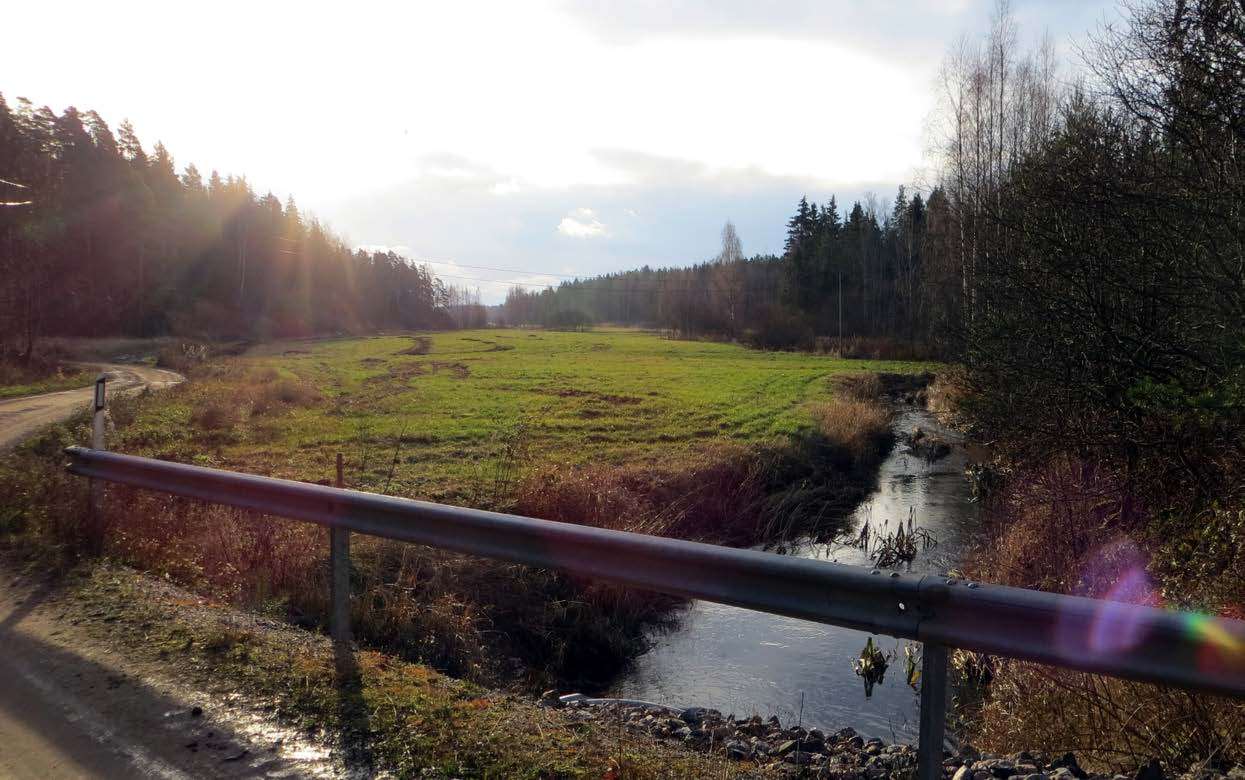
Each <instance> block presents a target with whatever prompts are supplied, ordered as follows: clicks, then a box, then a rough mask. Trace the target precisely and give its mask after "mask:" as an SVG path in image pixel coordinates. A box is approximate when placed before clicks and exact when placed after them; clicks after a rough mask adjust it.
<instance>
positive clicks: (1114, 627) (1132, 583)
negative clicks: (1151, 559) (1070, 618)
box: [1089, 569, 1161, 653]
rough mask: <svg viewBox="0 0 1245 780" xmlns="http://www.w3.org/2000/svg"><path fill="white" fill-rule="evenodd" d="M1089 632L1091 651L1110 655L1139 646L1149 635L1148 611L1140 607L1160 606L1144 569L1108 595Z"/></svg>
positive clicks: (1127, 575)
mask: <svg viewBox="0 0 1245 780" xmlns="http://www.w3.org/2000/svg"><path fill="white" fill-rule="evenodd" d="M1105 598H1106V599H1107V602H1106V603H1104V604H1103V605H1102V606H1100V607H1099V608H1098V611H1097V613H1096V614H1095V615H1094V622H1093V625H1092V626H1091V627H1090V630H1089V649H1090V650H1092V651H1093V652H1095V653H1110V652H1116V651H1120V650H1128V649H1130V648H1133V647H1136V646H1137V645H1138V644H1139V643H1140V642H1141V640H1142V639H1143V638H1145V634H1146V628H1147V627H1146V612H1145V610H1143V609H1138V606H1143V607H1157V606H1161V601H1160V599H1159V595H1158V592H1157V591H1156V590H1155V589H1154V588H1153V587H1152V586H1151V584H1150V578H1149V576H1148V575H1147V574H1146V572H1145V570H1144V569H1132V570H1131V571H1128V572H1127V573H1125V574H1124V575H1123V576H1122V577H1120V579H1119V580H1117V581H1116V583H1115V584H1114V585H1113V586H1112V587H1111V590H1110V591H1108V592H1107V594H1106V596H1105Z"/></svg>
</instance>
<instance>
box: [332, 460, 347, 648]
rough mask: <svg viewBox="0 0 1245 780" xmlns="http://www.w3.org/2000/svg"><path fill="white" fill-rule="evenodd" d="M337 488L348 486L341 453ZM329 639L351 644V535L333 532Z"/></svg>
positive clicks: (345, 531) (335, 529)
mask: <svg viewBox="0 0 1245 780" xmlns="http://www.w3.org/2000/svg"><path fill="white" fill-rule="evenodd" d="M335 484H336V485H337V487H343V486H344V479H343V478H342V456H341V453H340V452H339V453H337V481H336V483H335ZM329 600H330V602H331V603H330V606H329V635H330V636H331V637H332V638H333V642H334V643H349V642H350V531H349V530H348V529H346V528H337V527H331V528H329Z"/></svg>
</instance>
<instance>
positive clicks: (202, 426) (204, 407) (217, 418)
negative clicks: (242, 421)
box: [190, 399, 238, 433]
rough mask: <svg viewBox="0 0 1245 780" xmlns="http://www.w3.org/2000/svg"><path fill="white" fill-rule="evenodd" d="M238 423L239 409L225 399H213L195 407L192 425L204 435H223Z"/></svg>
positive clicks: (191, 420)
mask: <svg viewBox="0 0 1245 780" xmlns="http://www.w3.org/2000/svg"><path fill="white" fill-rule="evenodd" d="M237 422H238V407H237V405H236V404H235V403H231V402H229V401H226V400H224V399H213V400H210V401H207V402H206V403H203V404H200V405H199V406H197V407H195V409H194V411H193V412H191V413H190V425H191V427H192V428H195V429H196V430H199V431H202V432H204V433H222V432H224V431H228V430H229V429H231V428H233V426H234V425H235V424H236V423H237Z"/></svg>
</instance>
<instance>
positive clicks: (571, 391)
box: [116, 330, 925, 502]
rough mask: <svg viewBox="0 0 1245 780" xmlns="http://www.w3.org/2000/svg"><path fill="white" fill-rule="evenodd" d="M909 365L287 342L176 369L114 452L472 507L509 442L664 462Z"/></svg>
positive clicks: (550, 458)
mask: <svg viewBox="0 0 1245 780" xmlns="http://www.w3.org/2000/svg"><path fill="white" fill-rule="evenodd" d="M924 368H925V366H924V365H923V364H917V363H900V362H884V361H858V360H850V361H849V360H835V359H832V358H828V357H824V356H817V355H809V354H802V353H784V352H759V351H754V350H748V349H744V348H742V347H739V346H736V345H731V344H719V343H711V342H700V341H678V340H670V339H663V338H659V337H658V336H656V335H653V334H649V333H644V332H639V331H630V330H617V331H594V332H587V333H565V332H556V331H525V330H480V331H458V332H450V333H436V334H430V335H427V336H407V335H402V336H378V337H373V338H364V339H341V340H320V341H286V342H277V343H275V344H269V345H265V346H262V347H259V348H257V349H254V350H252V351H250V352H248V353H246V354H245V355H243V356H240V357H235V358H230V359H229V360H227V361H224V362H222V363H219V364H213V365H208V366H205V367H204V369H203V370H201V371H198V372H193V370H192V372H193V373H194V379H195V381H193V382H190V383H188V384H187V385H185V386H184V387H182V388H177V389H175V390H173V391H172V392H170V393H169V394H167V396H162V397H161V398H159V399H152V401H151V402H150V403H145V404H143V405H142V406H141V408H140V409H139V410H137V412H136V417H135V419H134V421H133V423H132V424H130V425H128V426H126V427H125V428H124V429H123V430H121V431H120V432H119V436H120V438H119V441H117V443H116V446H118V447H120V448H121V449H125V450H128V451H133V452H137V453H141V454H148V455H153V456H155V457H169V458H174V459H179V460H192V461H196V462H207V463H211V464H215V465H220V466H226V467H230V468H237V469H243V470H247V471H252V472H256V473H263V474H270V475H274V476H281V477H288V478H294V479H313V480H314V479H325V478H330V477H331V475H332V470H333V460H334V455H335V453H337V452H341V453H342V454H343V455H344V456H345V459H346V464H347V475H348V481H349V482H350V485H351V486H352V487H356V488H358V489H365V490H384V491H385V492H389V493H392V494H395V495H404V496H411V497H414V496H418V497H422V498H431V499H436V500H443V501H450V502H470V501H471V500H473V499H476V498H478V497H479V495H480V491H481V485H482V484H484V483H489V482H491V481H495V479H496V478H497V473H496V472H497V468H498V467H499V465H504V464H500V463H499V462H500V461H502V460H506V459H512V458H513V457H514V456H515V454H516V453H515V450H516V448H518V449H519V450H521V454H522V460H523V462H524V463H526V464H529V465H530V464H541V465H549V464H554V463H567V464H589V463H594V464H601V463H606V464H615V465H619V464H624V463H637V462H654V461H659V460H660V461H664V462H671V461H677V460H680V459H682V458H685V457H687V456H689V455H692V454H694V453H696V452H699V451H703V450H704V449H706V448H708V447H711V446H713V445H714V444H722V443H731V444H758V443H762V442H772V441H776V440H782V439H784V438H786V437H790V436H793V435H799V434H801V433H807V432H808V431H810V430H812V429H813V427H814V419H813V411H814V408H815V407H816V406H817V405H818V404H819V403H823V402H826V401H828V400H830V398H831V397H832V396H833V394H834V389H833V385H834V382H835V380H836V379H837V378H840V377H843V376H849V375H857V374H860V373H862V372H874V371H887V372H899V373H911V372H917V371H920V370H923V369H924ZM491 487H492V486H491V485H490V488H491Z"/></svg>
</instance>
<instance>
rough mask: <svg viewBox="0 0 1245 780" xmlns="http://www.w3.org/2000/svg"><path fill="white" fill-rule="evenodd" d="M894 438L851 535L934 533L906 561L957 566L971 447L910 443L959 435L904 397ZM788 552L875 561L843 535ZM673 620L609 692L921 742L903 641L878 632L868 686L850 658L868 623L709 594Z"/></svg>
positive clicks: (916, 567) (965, 531)
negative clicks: (909, 529)
mask: <svg viewBox="0 0 1245 780" xmlns="http://www.w3.org/2000/svg"><path fill="white" fill-rule="evenodd" d="M893 427H894V430H895V433H896V445H895V448H894V450H892V452H891V454H890V455H889V456H888V457H887V458H886V460H885V461H883V463H882V465H881V468H880V470H879V474H878V483H877V488H876V489H875V490H874V491H873V493H871V494H870V495H869V497H868V498H867V499H865V501H864V502H863V503H862V504H861V505H860V506H859V507H857V509H856V511H855V512H853V513H852V515H851V517H850V518H848V520H847V522H846V525H845V528H846V529H847V533H845V535H844V537H843V538H854V537H855V536H856V534H857V532H858V531H859V529H860V528H861V526H862V525H863V524H865V523H869V524H870V525H871V527H872V529H873V532H874V533H877V532H879V531H882V532H885V531H892V532H893V531H894V530H895V529H896V527H897V524H898V523H903V524H904V525H905V527H906V525H907V522H908V518H909V515H910V513H911V517H912V518H913V524H914V526H915V528H917V529H925V530H926V531H928V532H929V534H930V535H931V536H932V537H933V538H934V539H935V540H936V542H937V543H936V545H935V546H933V547H932V548H930V549H928V550H920V547H918V550H919V552H918V553H917V557H916V558H915V559H914V560H913V561H912V563H911V564H910V565H909V566H908V567H906V568H907V570H910V571H913V572H918V573H922V572H945V571H946V570H947V569H949V568H952V567H954V566H955V564H956V562H957V561H958V560H959V552H960V550H961V549H962V547H963V545H964V544H966V543H968V542H969V540H970V539H971V534H972V530H973V527H974V525H975V521H976V505H975V504H973V503H971V501H970V497H971V492H970V487H969V483H968V480H967V479H965V477H964V467H965V465H966V456H965V453H964V449H963V447H961V446H959V445H958V444H957V446H955V447H953V448H952V451H951V454H950V455H948V456H946V457H944V458H942V459H941V460H938V461H935V462H933V463H930V462H927V461H926V459H925V458H923V457H920V456H917V455H913V454H911V453H910V452H909V451H908V447H907V434H910V433H911V432H912V431H914V430H915V429H916V428H918V427H919V428H922V429H924V430H925V431H926V432H927V433H932V434H934V435H936V436H938V437H939V438H942V439H943V440H945V441H949V442H957V443H958V442H959V441H960V438H961V437H960V436H958V435H957V434H956V433H955V432H953V431H950V430H947V429H945V428H943V427H942V426H940V425H939V424H938V422H937V421H936V420H935V419H934V417H933V415H931V414H930V413H929V412H927V411H925V410H922V409H914V408H903V409H901V411H900V412H899V413H898V414H897V415H896V418H895V421H894V424H893ZM788 554H790V555H800V556H802V557H806V558H817V559H821V560H830V561H836V562H838V563H846V564H852V565H856V566H870V567H872V562H871V561H870V560H869V558H868V556H867V555H866V553H865V552H864V551H863V550H861V549H858V548H856V547H851V546H846V545H844V544H842V543H831V544H818V543H812V542H805V543H804V544H802V545H798V546H797V547H796V548H794V549H790V550H788ZM678 618H679V619H678V623H677V625H676V626H675V627H674V628H672V629H669V630H665V631H660V632H657V633H655V634H654V635H653V636H652V637H651V639H652V641H653V646H652V648H651V649H650V650H649V651H648V652H647V653H645V654H644V655H642V656H640V657H639V658H637V659H636V660H635V663H634V664H633V666H632V667H631V668H630V669H629V670H628V671H627V672H626V673H624V675H623V676H622V677H621V678H620V679H619V680H618V682H616V683H615V684H614V686H613V687H612V688H611V690H610V692H609V694H608V695H610V696H617V697H621V698H631V699H642V700H645V701H652V702H658V703H661V704H667V705H671V706H676V707H689V706H700V707H712V708H714V709H717V710H720V711H721V712H722V713H723V714H730V713H734V714H735V715H736V716H738V717H746V716H749V715H752V714H760V715H762V716H766V717H768V716H769V715H777V716H778V717H779V718H780V719H781V720H782V723H783V725H784V726H786V725H797V723H799V722H802V724H803V725H804V727H805V728H812V727H814V726H816V727H820V728H822V729H824V730H837V729H840V728H843V727H844V726H851V727H852V728H854V729H856V731H858V732H859V733H860V734H862V735H864V736H865V737H881V738H883V739H886V740H901V741H913V740H915V738H916V734H917V731H918V718H917V704H918V697H917V694H916V692H915V691H913V690H912V689H911V688H909V687H908V685H907V684H906V683H905V680H904V655H903V646H904V644H905V643H904V642H902V641H901V640H898V639H894V638H893V637H885V636H877V637H874V642H875V643H876V644H878V646H879V647H880V649H881V650H882V651H883V652H886V653H887V654H888V655H890V654H893V657H892V658H891V660H890V668H889V670H888V671H887V672H886V677H885V680H884V681H883V682H881V683H879V684H878V685H876V686H875V687H874V688H873V693H872V695H871V696H866V695H865V690H864V682H863V680H862V679H861V678H860V677H858V676H856V675H855V674H854V673H853V671H852V667H853V664H854V663H855V661H856V659H857V658H859V657H860V651H861V649H862V648H863V647H864V645H865V640H866V639H867V638H868V636H869V634H867V633H865V632H861V631H854V630H851V629H846V628H839V627H837V626H828V625H821V624H817V623H809V622H805V621H802V620H796V619H793V618H785V617H779V616H777V615H768V614H764V613H761V612H751V611H748V610H743V609H739V608H736V607H727V606H723V605H720V604H712V603H708V602H703V601H696V602H692V603H691V604H690V605H689V606H688V607H687V608H686V609H685V611H684V612H683V613H682V614H681V615H679V616H678Z"/></svg>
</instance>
